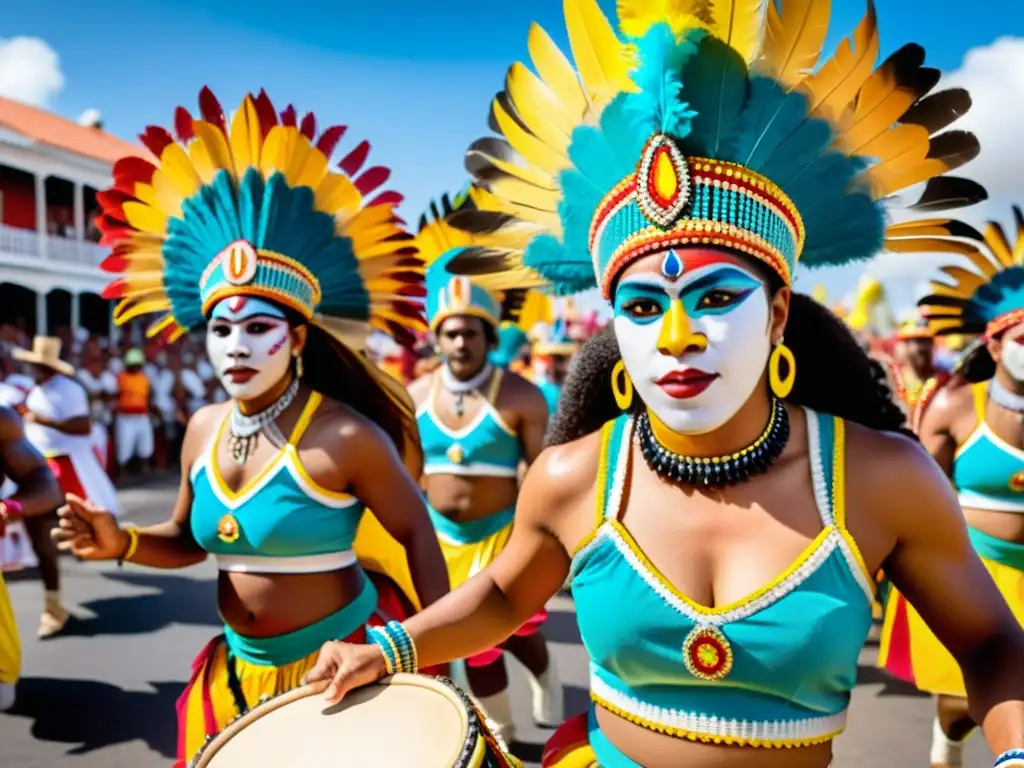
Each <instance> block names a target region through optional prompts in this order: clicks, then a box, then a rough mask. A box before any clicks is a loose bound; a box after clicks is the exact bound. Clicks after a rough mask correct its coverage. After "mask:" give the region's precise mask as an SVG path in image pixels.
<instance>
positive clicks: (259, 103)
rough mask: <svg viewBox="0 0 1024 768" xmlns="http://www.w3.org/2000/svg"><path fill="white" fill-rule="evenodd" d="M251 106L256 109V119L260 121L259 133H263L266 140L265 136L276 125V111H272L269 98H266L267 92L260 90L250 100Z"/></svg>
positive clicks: (272, 106) (272, 107)
mask: <svg viewBox="0 0 1024 768" xmlns="http://www.w3.org/2000/svg"><path fill="white" fill-rule="evenodd" d="M252 103H253V106H254V107H256V117H257V118H259V121H260V131H261V132H262V133H263V138H264V139H265V138H267V134H268V133H270V129H271V128H273V127H274V126H275V125H277V110H276V109H274V105H273V103H272V102H271V101H270V97H269V96H267V92H266V91H264V90H262V89H261V90H260V95H259V96H257V97H256V98H254V99H253V100H252Z"/></svg>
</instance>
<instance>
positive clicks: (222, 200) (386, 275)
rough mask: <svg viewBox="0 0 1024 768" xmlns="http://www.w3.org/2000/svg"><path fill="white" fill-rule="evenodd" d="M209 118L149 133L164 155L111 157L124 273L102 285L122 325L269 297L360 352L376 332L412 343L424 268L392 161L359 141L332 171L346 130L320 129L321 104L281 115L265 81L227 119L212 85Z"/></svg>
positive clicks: (166, 325) (108, 228) (113, 229)
mask: <svg viewBox="0 0 1024 768" xmlns="http://www.w3.org/2000/svg"><path fill="white" fill-rule="evenodd" d="M199 112H200V117H193V116H192V114H191V113H189V112H188V111H187V110H186V109H184V108H182V107H179V108H178V109H177V111H176V113H175V119H174V133H173V134H172V132H171V131H168V130H166V129H164V128H159V127H154V126H150V127H149V128H147V129H146V131H145V133H143V134H142V136H141V137H140V138H141V140H142V142H143V144H144V145H145V146H146V147H147V148H148V149H149V151H150V152H151V153H152V154H153V157H154V158H155V161H154V160H148V159H144V158H139V157H128V158H124V159H122V160H120V161H118V162H117V163H116V164H115V165H114V171H113V175H114V186H113V188H112V189H109V190H107V191H106V192H103V193H101V194H100V195H98V199H99V202H100V205H101V208H102V214H101V216H100V218H99V221H98V224H99V227H100V229H101V231H102V232H103V241H102V242H103V243H104V244H106V245H110V246H112V248H113V252H112V254H111V256H110V257H109V258H108V259H107V260H106V261H105V262H104V263H103V268H104V269H106V270H108V271H111V272H116V273H120V274H121V277H119V278H118V279H116V280H115V281H114V282H112V283H111V284H110V286H108V288H107V290H106V293H105V295H106V296H107V297H108V298H116V299H120V301H119V302H118V304H117V307H116V310H115V313H114V316H115V320H116V321H117V322H118V323H123V322H127V321H128V320H130V319H132V318H134V317H138V316H141V315H147V314H156V315H157V318H156V320H155V322H154V323H153V324H152V325H151V326H150V329H149V333H150V335H159V336H160V337H162V338H164V339H165V340H167V341H173V340H174V339H176V338H178V337H180V336H181V335H182V334H184V333H185V332H186V331H187V330H188V329H190V328H193V327H196V326H199V325H202V324H203V323H204V322H205V319H206V316H207V315H208V313H209V312H210V310H211V308H212V307H213V305H214V304H215V303H217V302H218V301H220V300H221V299H224V298H226V297H229V296H239V295H240V296H257V297H261V298H266V299H270V300H272V301H275V302H277V303H278V304H281V305H283V306H285V307H287V308H289V309H290V310H292V311H294V312H295V313H297V314H298V315H300V316H301V317H303V318H304V319H305V320H307V321H309V322H312V323H315V324H317V325H319V326H321V327H322V328H324V329H325V330H326V331H328V332H329V333H331V334H332V335H333V336H334V337H335V338H337V339H338V340H340V341H342V342H343V343H346V344H347V345H348V346H351V347H355V348H360V347H361V346H362V342H363V341H364V340H365V337H366V334H367V333H368V332H369V330H370V329H372V328H376V329H378V330H381V331H384V332H386V333H389V334H390V335H392V336H393V337H395V338H396V339H398V340H399V341H411V340H412V333H413V332H414V331H416V330H423V329H425V327H426V326H425V324H424V322H423V317H422V298H423V295H424V288H423V268H422V262H421V261H420V260H419V259H418V258H417V256H416V249H415V245H414V243H413V239H412V235H410V234H409V233H407V232H406V231H405V230H404V228H403V226H402V222H401V220H400V219H399V218H398V217H397V216H396V214H395V206H396V205H397V204H398V203H399V202H400V201H401V197H400V196H399V195H398V194H397V193H394V192H390V191H382V186H383V185H384V184H385V183H386V182H387V179H388V177H389V176H390V171H389V170H388V169H387V168H384V167H382V166H372V167H367V157H368V154H369V150H370V145H369V144H368V143H367V142H365V141H364V142H362V143H360V144H358V145H357V146H356V147H355V148H354V149H352V150H351V151H350V152H349V153H348V154H346V155H345V156H344V157H343V158H342V159H341V160H340V162H339V163H338V165H337V166H336V168H332V167H331V157H332V155H333V154H334V151H335V149H336V147H337V145H338V143H339V141H340V140H341V138H342V136H343V134H344V133H345V130H346V129H345V127H344V126H331V127H328V128H326V129H324V130H323V131H318V130H317V120H316V117H315V116H314V115H313V114H307V115H305V117H303V118H302V119H301V121H300V120H299V119H298V115H297V113H296V111H295V109H294V108H293V107H291V106H289V107H287V108H286V109H284V110H283V111H281V112H280V113H279V112H278V111H277V110H276V109H275V107H274V105H273V104H272V103H271V101H270V99H269V98H268V97H267V95H266V94H265V93H263V92H262V91H261V92H260V94H259V95H258V96H253V95H251V94H250V95H247V96H246V97H245V99H244V100H243V101H242V103H241V105H240V106H239V108H238V110H237V111H236V112H235V113H234V116H233V117H232V118H231V120H230V121H228V120H227V119H226V117H225V114H224V111H223V109H222V108H221V105H220V103H219V102H218V101H217V99H216V97H215V96H214V95H213V93H211V92H210V91H209V90H208V89H206V88H204V89H203V90H202V92H201V93H200V95H199Z"/></svg>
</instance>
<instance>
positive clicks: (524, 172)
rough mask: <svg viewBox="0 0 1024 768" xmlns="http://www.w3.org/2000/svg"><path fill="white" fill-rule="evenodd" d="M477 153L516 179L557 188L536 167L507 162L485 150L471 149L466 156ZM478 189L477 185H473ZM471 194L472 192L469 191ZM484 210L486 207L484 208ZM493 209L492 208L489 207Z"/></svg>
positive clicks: (553, 182)
mask: <svg viewBox="0 0 1024 768" xmlns="http://www.w3.org/2000/svg"><path fill="white" fill-rule="evenodd" d="M471 155H479V156H480V157H486V158H487V162H488V163H490V164H491V165H493V166H494V167H495V168H497V169H498V170H499V171H503V172H504V173H507V174H508V175H509V176H515V177H516V178H517V179H522V180H523V181H525V182H527V183H529V184H533V185H534V186H537V187H541V188H542V189H558V182H556V181H555V180H554V179H553V178H552V177H551V176H549V175H547V174H545V173H542V172H541V171H539V170H537V169H536V168H530V167H527V166H526V165H520V164H518V163H509V162H506V161H505V160H502V159H500V158H497V157H493V156H492V155H488V154H487V153H486V152H481V151H480V150H477V149H473V150H469V151H468V152H467V153H466V156H467V157H469V156H471ZM475 189H479V187H475ZM471 194H472V193H471ZM485 210H486V209H485ZM491 210H493V209H491Z"/></svg>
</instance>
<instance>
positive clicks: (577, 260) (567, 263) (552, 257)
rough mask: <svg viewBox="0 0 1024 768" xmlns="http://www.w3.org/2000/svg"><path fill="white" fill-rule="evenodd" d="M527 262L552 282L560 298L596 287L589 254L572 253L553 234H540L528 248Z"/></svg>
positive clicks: (524, 257) (553, 289) (525, 257)
mask: <svg viewBox="0 0 1024 768" xmlns="http://www.w3.org/2000/svg"><path fill="white" fill-rule="evenodd" d="M523 263H524V264H526V266H528V267H530V268H532V269H535V270H536V271H537V272H538V273H540V275H541V277H543V278H544V279H545V280H547V281H548V282H550V283H551V287H552V292H553V293H554V294H555V295H556V296H568V295H570V294H573V293H580V292H582V291H586V290H589V289H591V288H593V287H594V286H595V285H596V283H595V281H594V265H593V264H592V262H591V261H590V255H589V254H588V253H586V251H583V252H580V251H568V250H566V249H565V248H563V247H562V244H561V243H559V242H558V240H557V238H555V237H554V236H552V235H538V236H537V237H535V238H534V239H533V240H532V241H530V244H529V245H528V246H527V247H526V251H525V252H524V253H523Z"/></svg>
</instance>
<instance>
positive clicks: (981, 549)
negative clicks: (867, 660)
mask: <svg viewBox="0 0 1024 768" xmlns="http://www.w3.org/2000/svg"><path fill="white" fill-rule="evenodd" d="M969 533H970V536H971V542H972V543H973V544H974V546H975V549H976V550H977V551H978V554H979V555H980V556H981V562H982V563H983V564H984V565H985V568H987V569H988V572H989V574H990V575H991V576H992V580H993V581H994V582H995V584H996V587H997V588H998V589H999V592H1000V594H1002V596H1003V597H1004V598H1005V599H1006V602H1007V604H1008V605H1009V606H1010V610H1012V611H1013V614H1014V616H1016V617H1017V621H1019V622H1020V623H1021V624H1022V625H1024V569H1022V568H1020V567H1019V566H1020V565H1021V556H1022V554H1024V546H1021V545H1018V544H1013V543H1011V542H1005V541H1000V540H999V539H994V538H993V537H991V536H987V535H986V534H983V533H981V532H980V531H976V530H974V529H969ZM992 558H998V560H997V559H992ZM1009 562H1013V563H1014V565H1009V564H1007V563H1009ZM878 666H880V667H882V668H883V669H885V670H886V671H888V672H889V673H890V674H892V675H895V676H896V677H898V678H900V679H901V680H905V681H906V682H908V683H911V684H913V685H914V686H916V687H917V688H918V689H919V690H921V691H925V692H927V693H931V694H936V695H940V694H944V695H948V696H961V697H962V696H966V691H965V688H964V678H963V675H962V674H961V672H960V666H959V664H957V662H956V660H955V659H954V658H953V656H952V654H950V652H949V651H947V650H946V648H945V646H943V645H942V643H941V642H939V639H938V638H937V637H936V636H935V634H934V633H933V632H932V631H931V630H930V629H929V628H928V626H927V625H926V624H925V623H924V619H922V618H921V616H920V614H918V612H917V611H916V610H914V607H913V606H912V605H910V603H909V602H907V599H906V598H905V597H903V595H901V594H900V593H899V592H897V591H896V590H895V589H893V590H892V592H891V593H890V595H889V599H888V600H887V601H886V604H885V618H884V620H883V624H882V637H881V641H880V644H879V649H878Z"/></svg>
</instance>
